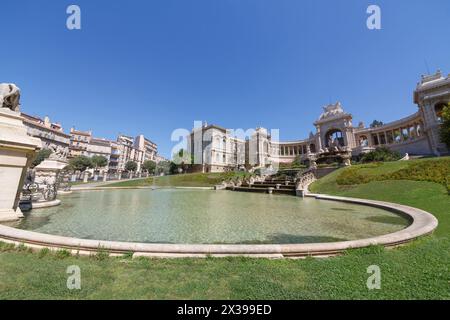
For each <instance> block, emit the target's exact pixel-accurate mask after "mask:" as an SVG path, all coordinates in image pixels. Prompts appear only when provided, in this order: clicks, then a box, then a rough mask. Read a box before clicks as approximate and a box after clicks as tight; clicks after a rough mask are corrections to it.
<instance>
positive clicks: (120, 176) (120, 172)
mask: <svg viewBox="0 0 450 320" xmlns="http://www.w3.org/2000/svg"><path fill="white" fill-rule="evenodd" d="M118 175H119V176H118V177H117V180H122V171H119V173H118Z"/></svg>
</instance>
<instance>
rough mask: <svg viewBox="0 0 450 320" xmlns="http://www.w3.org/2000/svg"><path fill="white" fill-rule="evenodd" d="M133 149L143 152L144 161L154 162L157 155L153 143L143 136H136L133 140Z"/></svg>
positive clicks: (156, 147)
mask: <svg viewBox="0 0 450 320" xmlns="http://www.w3.org/2000/svg"><path fill="white" fill-rule="evenodd" d="M134 147H135V148H136V149H138V150H141V151H143V152H144V161H146V160H151V161H156V155H157V154H158V146H157V145H156V143H154V142H153V141H151V140H149V139H147V138H146V137H144V135H143V134H141V135H139V136H137V137H136V138H135V139H134Z"/></svg>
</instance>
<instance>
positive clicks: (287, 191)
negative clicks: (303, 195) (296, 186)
mask: <svg viewBox="0 0 450 320" xmlns="http://www.w3.org/2000/svg"><path fill="white" fill-rule="evenodd" d="M227 190H232V191H240V192H259V193H269V189H268V188H249V187H234V188H233V187H227ZM272 193H276V194H290V195H295V190H293V189H273V190H272Z"/></svg>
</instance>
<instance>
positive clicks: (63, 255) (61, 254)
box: [55, 249, 70, 259]
mask: <svg viewBox="0 0 450 320" xmlns="http://www.w3.org/2000/svg"><path fill="white" fill-rule="evenodd" d="M55 257H56V258H58V259H65V258H68V257H70V251H69V250H66V249H60V250H58V251H56V253H55Z"/></svg>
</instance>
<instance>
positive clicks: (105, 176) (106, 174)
mask: <svg viewBox="0 0 450 320" xmlns="http://www.w3.org/2000/svg"><path fill="white" fill-rule="evenodd" d="M107 179H108V172H106V171H104V172H103V182H106V180H107Z"/></svg>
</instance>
